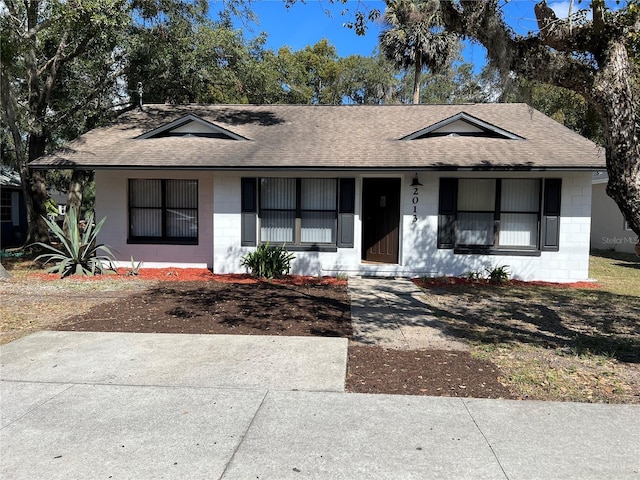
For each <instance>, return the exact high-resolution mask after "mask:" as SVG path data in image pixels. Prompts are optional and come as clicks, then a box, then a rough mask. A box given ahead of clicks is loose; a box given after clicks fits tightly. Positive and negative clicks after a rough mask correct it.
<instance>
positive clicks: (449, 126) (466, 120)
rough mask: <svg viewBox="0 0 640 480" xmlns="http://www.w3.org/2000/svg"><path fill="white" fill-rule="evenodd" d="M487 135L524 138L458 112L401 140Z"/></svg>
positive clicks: (490, 136) (508, 138) (509, 138)
mask: <svg viewBox="0 0 640 480" xmlns="http://www.w3.org/2000/svg"><path fill="white" fill-rule="evenodd" d="M444 136H449V137H459V136H465V137H488V138H501V139H505V140H524V138H523V137H521V136H519V135H516V134H515V133H511V132H509V131H507V130H504V129H502V128H500V127H497V126H495V125H493V124H491V123H489V122H485V121H484V120H481V119H479V118H477V117H474V116H473V115H469V114H468V113H466V112H460V113H457V114H455V115H453V116H452V117H449V118H445V119H444V120H441V121H439V122H437V123H434V124H433V125H430V126H429V127H426V128H423V129H422V130H418V131H417V132H414V133H412V134H410V135H407V136H406V137H403V138H402V139H401V140H418V139H423V138H431V137H444Z"/></svg>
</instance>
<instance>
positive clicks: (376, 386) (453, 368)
mask: <svg viewBox="0 0 640 480" xmlns="http://www.w3.org/2000/svg"><path fill="white" fill-rule="evenodd" d="M499 376H500V370H499V369H498V368H497V367H496V366H495V365H493V364H492V363H491V362H488V361H485V360H480V359H476V358H473V357H472V356H471V355H470V354H469V353H467V352H451V351H443V350H389V349H385V348H382V347H369V346H367V347H355V346H352V347H349V369H348V373H347V383H346V386H347V390H348V391H350V392H358V393H389V394H402V395H435V396H445V397H481V398H516V397H514V395H513V394H512V393H511V392H510V391H509V389H508V388H506V387H505V386H503V385H502V384H501V383H500V382H499V381H498V377H499Z"/></svg>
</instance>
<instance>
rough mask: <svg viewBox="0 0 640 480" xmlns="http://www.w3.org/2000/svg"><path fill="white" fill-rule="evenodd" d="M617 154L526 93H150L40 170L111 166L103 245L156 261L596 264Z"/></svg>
mask: <svg viewBox="0 0 640 480" xmlns="http://www.w3.org/2000/svg"><path fill="white" fill-rule="evenodd" d="M604 164H605V159H604V151H602V150H601V149H600V148H598V146H596V145H595V144H594V143H592V142H590V141H589V140H586V139H585V138H583V137H581V136H580V135H578V134H576V133H574V132H573V131H571V130H569V129H567V128H565V127H564V126H562V125H561V124H559V123H557V122H555V121H553V120H552V119H550V118H548V117H546V116H545V115H543V114H542V113H540V112H538V111H536V110H534V109H532V108H531V107H529V106H528V105H526V104H466V105H393V106H309V105H260V106H257V105H185V106H175V105H145V106H144V107H143V109H142V110H140V111H132V112H129V113H126V114H123V115H122V116H121V117H120V118H119V119H118V120H117V122H116V123H114V124H113V125H111V126H109V127H105V128H97V129H95V130H92V131H89V132H87V133H86V134H84V135H82V136H81V137H79V138H78V139H76V140H74V141H72V142H70V143H69V144H67V145H66V146H65V147H64V148H63V149H61V150H59V151H58V152H56V153H54V154H52V155H48V156H45V157H41V158H39V159H37V160H35V161H33V162H32V163H31V167H33V168H83V169H92V170H95V171H96V216H97V218H102V217H107V220H106V224H105V227H104V228H103V231H102V232H101V235H100V238H99V240H100V242H102V243H106V244H108V245H111V246H112V247H113V248H114V249H115V250H116V251H117V252H118V260H119V261H120V262H122V264H123V265H125V264H128V263H130V258H131V257H132V256H133V258H134V259H135V260H136V261H138V260H142V261H144V264H145V266H146V267H167V266H173V267H189V266H197V267H207V268H209V269H212V270H213V271H214V272H216V273H241V272H244V271H245V269H244V268H243V267H242V266H241V259H242V257H243V256H244V255H245V254H246V253H247V252H249V251H251V250H253V249H255V248H256V246H257V245H259V244H263V243H269V244H270V245H276V244H278V245H285V246H286V248H287V249H288V250H289V251H292V252H294V254H295V257H296V258H295V260H294V261H293V263H292V269H293V270H292V273H298V274H307V275H336V274H348V275H381V276H382V275H385V276H390V275H398V276H422V275H425V276H441V275H463V274H465V273H466V272H469V271H482V270H484V269H485V268H491V267H493V266H498V265H508V266H509V270H510V271H511V273H512V275H513V277H515V278H519V279H525V280H548V281H560V282H569V281H578V280H585V279H587V278H588V276H589V273H588V271H589V240H590V236H589V232H590V222H591V219H590V214H591V178H592V172H593V171H594V170H596V169H602V168H604Z"/></svg>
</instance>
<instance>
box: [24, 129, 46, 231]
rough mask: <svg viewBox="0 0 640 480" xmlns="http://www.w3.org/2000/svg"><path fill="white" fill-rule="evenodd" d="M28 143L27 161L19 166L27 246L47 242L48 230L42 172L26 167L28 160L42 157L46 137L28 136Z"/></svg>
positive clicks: (42, 135)
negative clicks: (24, 207)
mask: <svg viewBox="0 0 640 480" xmlns="http://www.w3.org/2000/svg"><path fill="white" fill-rule="evenodd" d="M28 141H29V154H28V160H27V161H26V162H24V163H22V164H21V165H20V178H21V180H22V190H23V192H24V194H25V195H24V197H25V203H26V205H27V219H28V223H29V230H28V233H27V244H30V243H32V242H48V241H49V229H48V228H47V224H46V223H45V221H44V218H45V217H46V216H47V208H46V201H47V197H48V194H47V185H46V182H45V179H44V172H42V171H41V170H30V169H29V165H28V161H29V160H33V159H36V158H38V157H40V156H42V155H44V151H45V145H46V137H45V135H44V134H35V133H32V134H30V135H29V140H28Z"/></svg>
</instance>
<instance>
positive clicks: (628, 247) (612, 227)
mask: <svg viewBox="0 0 640 480" xmlns="http://www.w3.org/2000/svg"><path fill="white" fill-rule="evenodd" d="M607 183H609V176H608V175H607V172H606V171H603V170H599V171H596V172H593V192H592V196H591V248H592V249H595V250H614V251H616V252H626V253H635V245H636V243H638V236H637V235H636V234H635V233H634V232H633V230H631V228H630V227H629V222H627V220H625V218H624V216H623V215H622V212H621V211H620V208H619V207H618V205H616V203H615V202H614V201H613V200H612V199H611V197H610V196H609V195H607V191H606V190H607Z"/></svg>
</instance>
